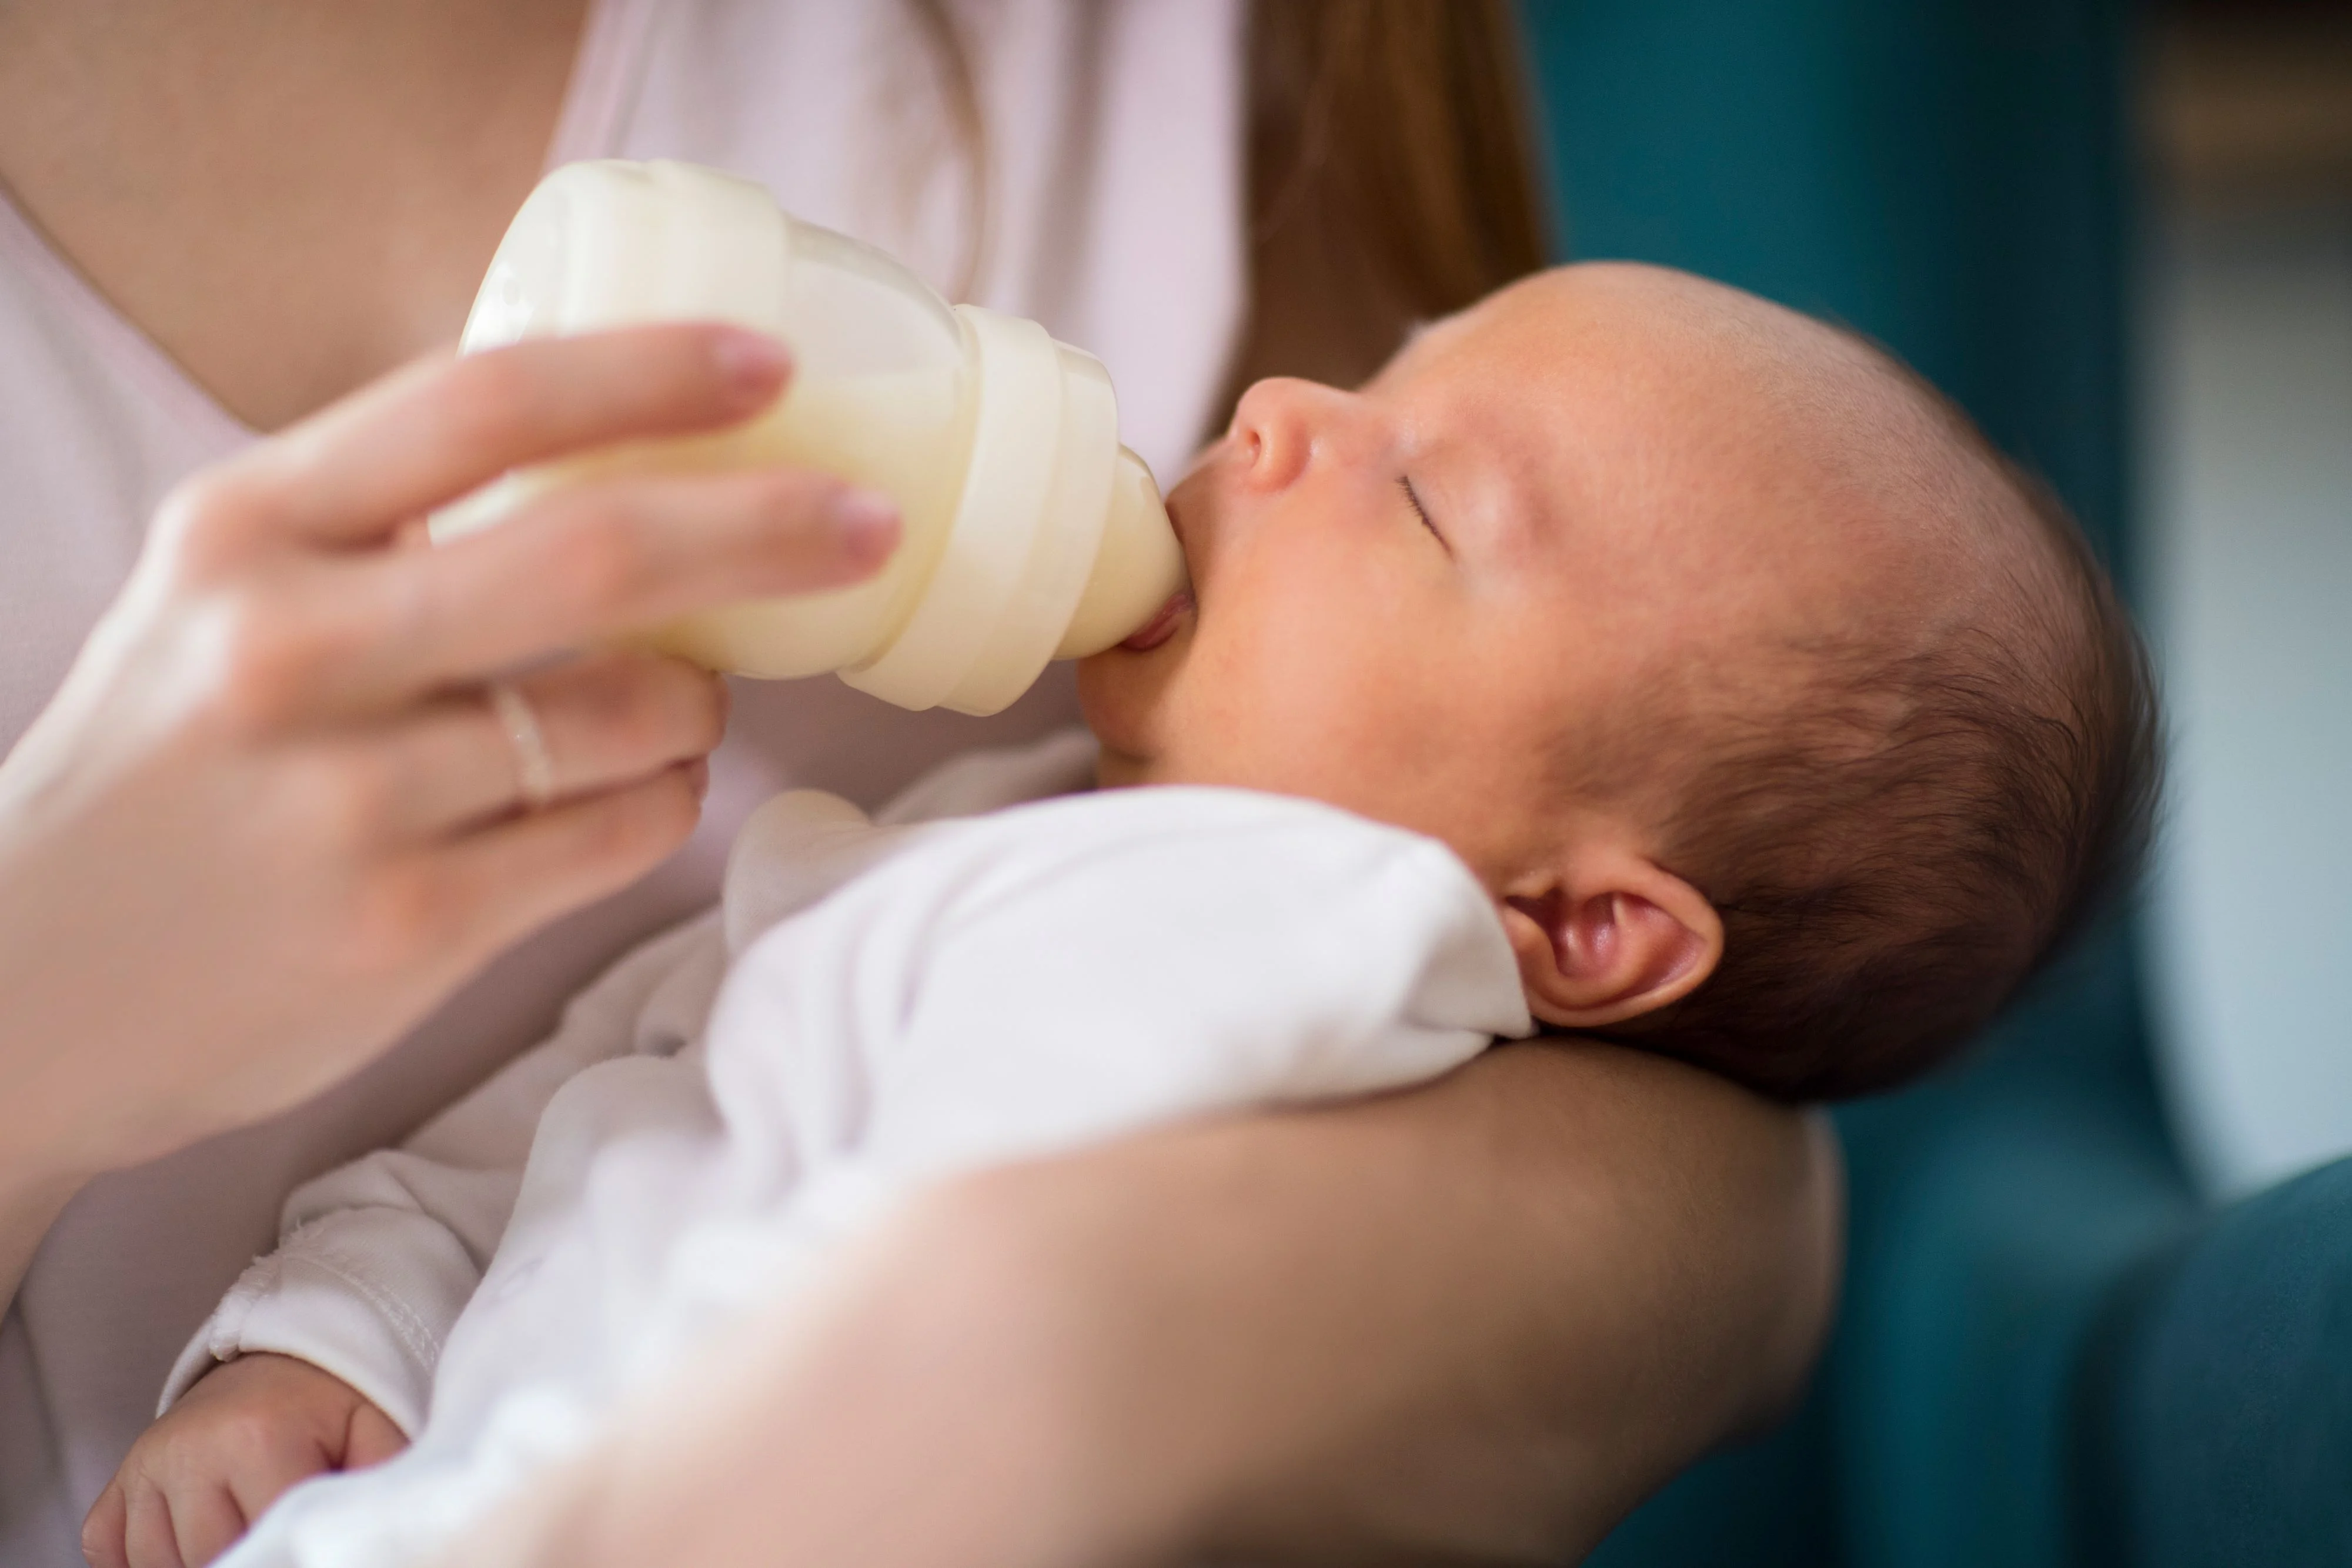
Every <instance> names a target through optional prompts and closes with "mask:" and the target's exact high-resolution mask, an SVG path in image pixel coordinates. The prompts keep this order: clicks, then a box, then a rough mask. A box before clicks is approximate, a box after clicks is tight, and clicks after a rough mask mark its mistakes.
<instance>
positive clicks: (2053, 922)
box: [1598, 356, 2162, 1101]
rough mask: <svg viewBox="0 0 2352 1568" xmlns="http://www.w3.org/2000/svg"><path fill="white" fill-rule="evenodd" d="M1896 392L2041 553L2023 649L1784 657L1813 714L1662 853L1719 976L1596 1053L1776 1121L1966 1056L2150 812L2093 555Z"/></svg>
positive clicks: (1697, 802) (2130, 669) (2006, 473)
mask: <svg viewBox="0 0 2352 1568" xmlns="http://www.w3.org/2000/svg"><path fill="white" fill-rule="evenodd" d="M1889 358H1890V359H1891V356H1889ZM1894 368H1895V369H1896V370H1898V371H1900V372H1901V374H1902V376H1903V378H1904V379H1905V380H1906V382H1908V384H1910V385H1911V386H1912V387H1913V388H1914V389H1915V391H1916V393H1917V395H1918V396H1919V397H1920V398H1921V399H1922V400H1923V401H1925V402H1927V404H1928V406H1930V407H1931V408H1932V409H1933V410H1934V411H1935V412H1936V413H1937V416H1938V417H1939V418H1940V420H1941V421H1942V423H1944V424H1945V425H1946V426H1947V428H1948V431H1949V432H1950V434H1952V436H1953V437H1954V438H1955V439H1956V440H1957V441H1958V443H1959V444H1961V446H1962V447H1963V448H1964V449H1965V450H1966V451H1968V452H1969V453H1970V454H1972V455H1973V456H1974V457H1975V459H1976V460H1977V461H1978V462H1979V463H1981V464H1982V465H1985V466H1986V467H1988V468H1990V470H1991V471H1992V473H1993V474H1994V475H1995V476H1996V477H1997V480H1998V486H1999V489H2000V493H2001V495H2002V497H2003V502H2004V504H2003V505H2002V507H2001V509H2002V510H2003V511H2004V512H2006V513H2008V514H2009V516H2008V518H2007V519H2006V520H2007V521H2008V522H2010V523H2011V524H2017V525H2021V526H2022V527H2024V528H2026V529H2027V530H2029V532H2030V533H2031V535H2032V542H2033V544H2034V546H2035V547H2036V550H2037V554H2038V556H2039V558H2040V559H2039V561H2038V562H2037V563H2036V565H2037V566H2038V567H2039V568H2040V569H2041V570H2039V571H2036V570H2034V568H2033V567H2029V568H2028V569H2027V570H2026V572H2025V573H2024V574H2023V575H2022V576H2021V577H2020V579H2019V586H2020V588H2021V595H2020V597H2021V599H2022V600H2023V601H2024V604H2025V607H2026V609H2027V611H2028V615H2029V621H2028V623H2027V624H2026V626H2025V627H2024V628H2023V629H2022V630H2021V631H2018V630H2011V631H2009V632H2002V631H2000V630H1997V629H1994V628H1989V627H1979V628H1973V629H1970V630H1969V631H1967V632H1961V633H1959V634H1958V635H1956V636H1953V637H1949V638H1948V639H1946V640H1944V641H1943V642H1942V643H1940V644H1939V645H1937V646H1933V647H1930V648H1927V649H1926V650H1925V651H1920V652H1914V653H1907V654H1905V655H1903V656H1901V657H1895V658H1889V657H1886V656H1885V653H1884V651H1883V650H1880V649H1876V648H1870V647H1858V646H1848V645H1842V644H1839V643H1834V642H1824V643H1821V644H1818V645H1813V646H1808V647H1805V648H1801V649H1793V650H1790V652H1791V653H1794V654H1796V655H1797V656H1798V657H1799V658H1800V659H1801V660H1803V661H1805V662H1806V663H1807V664H1809V665H1810V666H1811V672H1810V674H1811V678H1809V679H1808V680H1806V681H1805V682H1804V683H1803V684H1802V686H1801V692H1802V695H1800V696H1799V697H1798V698H1797V700H1796V701H1795V703H1794V705H1793V706H1786V707H1782V708H1781V709H1780V711H1776V712H1773V713H1771V714H1770V716H1769V717H1758V718H1750V719H1747V720H1744V721H1743V720H1739V719H1738V718H1736V717H1735V719H1734V721H1733V722H1734V723H1735V725H1736V726H1738V727H1736V728H1735V730H1734V734H1735V736H1736V737H1738V738H1735V739H1734V740H1733V741H1732V742H1731V743H1730V744H1728V745H1723V744H1718V745H1717V746H1715V747H1712V748H1711V749H1710V750H1709V751H1708V753H1707V754H1706V756H1705V758H1703V760H1702V761H1701V762H1700V763H1699V765H1698V767H1697V769H1696V779H1695V780H1694V781H1693V782H1692V783H1691V784H1690V786H1689V788H1688V789H1686V790H1685V793H1684V796H1683V799H1684V800H1685V802H1686V804H1685V807H1684V808H1683V809H1682V810H1680V811H1679V812H1678V813H1677V814H1676V820H1674V821H1670V822H1669V824H1668V826H1667V829H1666V832H1665V843H1666V848H1665V852H1664V855H1663V856H1662V857H1661V858H1662V860H1663V861H1664V863H1667V864H1670V865H1673V866H1674V867H1675V869H1676V870H1677V871H1678V872H1679V873H1680V874H1682V875H1683V876H1685V878H1687V879H1688V880H1689V881H1690V882H1691V883H1692V884H1693V885H1694V886H1696V887H1697V888H1698V889H1699V890H1700V891H1701V892H1702V893H1704V894H1706V896H1707V897H1708V899H1709V900H1710V901H1711V902H1712V903H1713V904H1715V906H1716V909H1717V912H1718V913H1719V914H1720V915H1722V918H1723V925H1724V949H1723V957H1722V961H1721V963H1720V964H1719V966H1718V967H1717V970H1716V972H1715V974H1714V975H1712V976H1711V977H1708V979H1707V980H1706V983H1705V984H1703V985H1701V986H1700V987H1699V988H1697V989H1696V990H1695V991H1693V992H1692V993H1691V994H1690V995H1689V996H1687V997H1685V998H1683V999H1682V1000H1681V1001H1679V1002H1677V1003H1675V1004H1673V1005H1672V1006H1670V1007H1667V1008H1664V1009H1660V1010H1659V1011H1658V1012H1656V1013H1654V1014H1651V1015H1649V1016H1647V1017H1645V1018H1642V1019H1634V1020H1633V1021H1632V1022H1630V1023H1629V1024H1626V1025H1621V1026H1619V1027H1618V1028H1617V1029H1615V1030H1602V1031H1598V1032H1601V1033H1603V1034H1606V1035H1609V1036H1612V1037H1613V1038H1616V1039H1619V1040H1622V1041H1623V1042H1625V1043H1627V1044H1638V1045H1642V1046H1644V1047H1646V1048H1648V1049H1651V1050H1654V1051H1662V1052H1664V1053H1665V1054H1668V1055H1672V1056H1677V1057H1681V1058H1683V1059H1685V1060H1686V1061H1693V1062H1696V1063H1697V1064H1699V1065H1701V1066H1705V1067H1709V1068H1712V1069H1714V1070H1716V1071H1720V1072H1722V1073H1724V1074H1725V1075H1727V1076H1728V1077H1731V1078H1734V1079H1737V1080H1738V1081H1739V1082H1744V1083H1746V1084H1748V1086H1749V1087H1751V1088H1755V1089H1758V1090H1760V1091H1762V1092H1765V1093H1768V1094H1770V1095H1773V1096H1775V1097H1777V1098H1780V1099H1785V1100H1797V1101H1803V1100H1822V1099H1835V1098H1838V1097H1841V1096H1845V1095H1853V1094H1860V1093H1866V1092H1874V1091H1876V1090H1880V1089H1885V1088H1887V1087H1890V1086H1892V1085H1894V1084H1895V1083H1897V1082H1902V1081H1903V1080H1905V1079H1906V1078H1910V1077H1914V1076H1916V1075H1917V1074H1918V1073H1920V1072H1923V1071H1927V1069H1928V1068H1929V1067H1932V1066H1934V1065H1935V1064H1936V1063H1937V1062H1938V1061H1942V1060H1943V1059H1944V1058H1946V1057H1947V1056H1948V1055H1950V1054H1951V1053H1952V1052H1953V1051H1957V1050H1958V1048H1959V1047H1960V1046H1962V1045H1964V1044H1965V1043H1967V1041H1968V1040H1969V1039H1970V1038H1971V1037H1972V1036H1974V1035H1975V1034H1976V1033H1977V1032H1978V1031H1979V1030H1980V1029H1981V1028H1982V1027H1983V1025H1984V1024H1985V1023H1986V1021H1987V1020H1988V1019H1990V1017H1991V1016H1992V1014H1993V1013H1994V1012H1995V1011H1996V1010H1998V1009H2000V1006H2001V1005H2002V1004H2003V1003H2004V1002H2006V1001H2007V1000H2008V998H2010V997H2011V995H2012V994H2014V992H2015V991H2016V990H2017V989H2018V988H2019V987H2020V986H2021V985H2022V984H2023V983H2024V981H2025V980H2026V979H2027V978H2029V977H2031V976H2032V974H2033V973H2034V972H2035V971H2036V970H2038V969H2040V968H2041V967H2044V966H2045V965H2046V964H2047V963H2048V962H2049V960H2050V959H2051V958H2052V957H2053V956H2054V955H2055V954H2057V953H2058V952H2060V951H2062V950H2063V948H2064V947H2065V946H2067V944H2068V943H2069V942H2070V941H2071V940H2072V939H2073V938H2074V937H2075V936H2078V935H2079V934H2080V933H2081V931H2082V930H2083V928H2084V926H2085V925H2087V924H2089V923H2090V922H2091V921H2092V920H2093V919H2094V918H2095V916H2096V915H2098V913H2099V912H2100V910H2101V909H2102V908H2103V907H2104V906H2105V904H2108V903H2109V902H2110V901H2111V900H2113V899H2114V898H2116V896H2118V895H2119V894H2121V893H2122V892H2123V891H2124V890H2125V889H2126V887H2127V886H2128V885H2129V883H2131V881H2132V880H2133V879H2134V877H2135V876H2136V874H2137V871H2138V868H2139V864H2140V862H2141V860H2142V858H2143V857H2144V855H2145V852H2146V850H2147V841H2148V838H2149V835H2150V831H2151V824H2152V821H2153V819H2154V815H2155V810H2156V801H2157V797H2158V784H2159V774H2160V758H2161V751H2162V747H2161V743H2160V726H2159V722H2158V705H2157V699H2156V695H2155V682H2154V678H2153V675H2152V674H2151V671H2150V668H2149V663H2148V658H2147V650H2146V649H2145V647H2144V646H2143V645H2142V643H2141V642H2140V639H2139V636H2138V634H2137V632H2136V631H2135V630H2134V628H2133V626H2132V622H2131V618H2130V616H2129V615H2128V614H2127V613H2126V611H2125V609H2124V607H2123V604H2122V601H2121V600H2120V599H2119V597H2118V596H2117V594H2116V589H2115V585H2114V584H2113V583H2112V582H2111V581H2110V580H2109V579H2108V577H2107V574H2106V573H2105V570H2102V568H2101V567H2100V565H2099V563H2098V561H2097V559H2095V557H2094V556H2093V554H2092V553H2091V549H2090V547H2089V546H2088V545H2087V544H2086V543H2085V542H2084V538H2083V534H2082V530H2081V529H2080V528H2079V527H2077V526H2076V524H2075V523H2074V519H2073V517H2070V516H2069V515H2068V514H2067V512H2066V510H2065V508H2064V507H2063V505H2061V503H2060V502H2059V501H2058V499H2057V497H2055V496H2054V495H2053V494H2052V493H2051V491H2050V490H2049V489H2048V488H2047V487H2046V486H2043V485H2042V484H2041V483H2040V482H2039V481H2037V480H2036V479H2034V478H2033V477H2032V476H2029V475H2027V474H2025V473H2024V472H2022V471H2021V470H2020V469H2019V468H2017V467H2016V465H2013V464H2011V462H2009V460H2008V459H2007V458H2005V457H2003V456H2002V455H2000V453H1999V452H1998V451H1997V450H1996V449H1995V448H1994V447H1993V446H1992V445H1991V444H1990V443H1989V442H1988V441H1986V439H1985V438H1984V436H1983V435H1982V434H1979V432H1978V430H1977V429H1976V427H1975V425H1974V424H1973V423H1971V422H1970V421H1969V418H1968V416H1967V415H1966V414H1964V413H1961V412H1960V411H1959V409H1958V407H1957V406H1956V405H1954V404H1952V403H1951V402H1949V401H1948V399H1946V398H1945V397H1944V396H1943V395H1942V394H1941V393H1940V392H1937V391H1936V390H1935V389H1934V388H1933V387H1932V386H1930V385H1929V384H1928V383H1927V382H1926V381H1924V380H1923V379H1921V378H1918V377H1916V375H1913V374H1912V373H1911V372H1910V371H1908V370H1907V369H1904V368H1903V367H1901V366H1899V365H1896V366H1895V367H1894ZM2037 577H2038V578H2041V579H2042V580H2041V581H2039V582H2029V581H2028V580H2027V579H2030V578H2037ZM1743 728H1744V730H1745V733H1744V734H1742V733H1741V729H1743Z"/></svg>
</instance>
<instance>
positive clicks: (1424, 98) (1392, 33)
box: [910, 0, 1546, 434]
mask: <svg viewBox="0 0 2352 1568" xmlns="http://www.w3.org/2000/svg"><path fill="white" fill-rule="evenodd" d="M910 9H911V11H912V14H913V16H914V19H915V22H916V25H917V28H918V30H919V33H920V34H921V36H922V38H923V40H924V42H925V43H926V44H928V45H929V52H930V55H931V58H932V64H933V68H934V71H935V74H936V77H937V85H938V89H939V91H940V99H941V102H942V106H943V108H944V110H945V111H946V113H947V116H948V119H949V122H950V130H951V131H952V132H953V134H954V136H955V138H956V141H957V143H958V145H959V147H960V148H961V152H962V153H963V159H964V165H965V170H966V179H967V184H968V185H969V187H970V191H969V196H968V200H969V201H970V204H971V211H972V213H973V214H974V222H973V223H972V224H971V225H970V227H969V231H968V236H967V242H966V243H967V251H966V255H965V256H964V258H963V266H962V273H963V276H964V279H965V284H966V286H967V287H969V285H970V282H971V277H972V275H973V273H974V272H975V271H976V270H977V267H978V265H979V260H980V257H981V256H982V255H983V254H984V253H985V249H986V243H987V242H986V237H985V227H986V224H987V220H988V213H989V205H990V204H989V202H988V199H987V192H986V190H985V188H984V184H985V180H984V173H983V171H984V170H985V168H986V166H987V157H986V143H985V141H984V135H983V131H984V127H983V122H982V116H981V111H980V102H979V96H978V91H977V88H976V85H975V83H974V81H973V79H972V71H971V57H970V55H969V54H968V52H967V51H966V49H965V47H964V45H963V41H962V37H961V33H960V31H959V29H958V25H957V22H956V19H955V17H954V16H953V14H952V9H951V6H950V0H911V5H910ZM1247 47H1248V81H1247V86H1246V93H1247V103H1248V115H1249V126H1248V134H1247V147H1248V161H1249V171H1248V178H1249V214H1248V224H1249V239H1248V243H1249V272H1250V290H1249V298H1250V314H1249V319H1248V321H1247V324H1246V325H1245V326H1244V329H1243V332H1242V336H1241V340H1240V342H1239V344H1238V345H1237V347H1236V350H1235V353H1234V364H1233V370H1232V373H1231V377H1230V381H1229V385H1228V388H1227V393H1228V395H1227V396H1226V398H1225V399H1224V400H1223V405H1224V406H1222V407H1220V409H1219V410H1218V418H1219V421H1220V422H1221V423H1222V420H1223V412H1224V407H1229V406H1230V405H1231V402H1232V399H1233V397H1234V396H1237V395H1238V394H1239V393H1240V392H1241V390H1242V388H1243V387H1244V386H1246V385H1248V384H1249V382H1253V381H1255V380H1257V379H1258V378H1259V377H1261V376H1269V375H1296V376H1306V377H1309V378H1311V379H1313V380H1316V381H1322V382H1330V383H1332V384H1334V385H1339V386H1353V385H1355V384H1356V383H1357V382H1360V381H1362V380H1363V379H1364V378H1365V377H1367V376H1369V375H1370V374H1371V372H1372V371H1375V370H1377V369H1378V368H1379V367H1380V365H1381V361H1384V360H1386V359H1387V358H1388V357H1389V355H1390V353H1391V352H1392V351H1393V350H1395V348H1396V346H1397V345H1398V344H1399V343H1400V342H1402V340H1403V339H1404V335H1405V333H1406V332H1407V331H1408V330H1409V329H1411V328H1412V325H1413V324H1414V323H1415V322H1417V321H1422V320H1426V319H1432V318H1434V317H1438V316H1444V315H1446V314H1448V313H1450V312H1452V311H1455V310H1459V309H1461V308H1463V307H1464V306H1465V305H1468V304H1470V303H1471V302H1472V301H1473V300H1475V299H1477V298H1480V297H1481V296H1483V295H1486V294H1489V293H1492V292H1493V291H1494V290H1495V289H1496V288H1499V287H1502V286H1503V285H1504V284H1506V283H1508V282H1510V281H1511V280H1512V279H1514V278H1516V277H1522V276H1524V275H1525V274H1527V273H1529V272H1533V271H1535V270H1536V269H1537V268H1538V267H1542V266H1543V265H1544V260H1545V250H1546V246H1545V238H1544V235H1545V232H1546V223H1545V214H1544V208H1543V204H1542V203H1541V201H1540V199H1539V197H1538V190H1537V184H1536V177H1535V163H1534V160H1533V156H1532V150H1531V147H1530V144H1529V141H1528V134H1529V126H1530V116H1529V114H1528V93H1527V84H1526V81H1525V79H1524V76H1523V68H1522V65H1521V61H1520V57H1519V41H1518V34H1517V26H1516V24H1515V21H1514V16H1513V11H1512V7H1511V5H1510V4H1509V0H1255V3H1254V4H1252V5H1251V6H1250V10H1249V37H1248V46H1247ZM1203 434H1206V433H1205V432H1204V433H1203Z"/></svg>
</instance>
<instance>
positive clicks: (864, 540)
mask: <svg viewBox="0 0 2352 1568" xmlns="http://www.w3.org/2000/svg"><path fill="white" fill-rule="evenodd" d="M833 531H834V537H835V538H838V539H839V540H840V541H841V546H842V549H843V550H844V551H845V552H846V553H847V554H848V556H849V558H850V559H852V560H854V561H856V562H858V563H859V564H861V565H863V564H864V563H866V562H867V561H876V560H880V559H882V558H883V557H885V556H887V555H888V554H889V553H890V552H891V550H893V549H896V548H898V502H896V501H893V500H892V499H891V498H890V497H887V496H886V495H884V494H883V493H882V492H881V491H879V490H857V489H851V490H844V491H842V492H841V494H839V495H838V496H835V497H834V500H833Z"/></svg>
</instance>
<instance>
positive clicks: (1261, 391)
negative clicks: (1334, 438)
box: [1228, 376, 1329, 490]
mask: <svg viewBox="0 0 2352 1568" xmlns="http://www.w3.org/2000/svg"><path fill="white" fill-rule="evenodd" d="M1328 390H1329V389H1328V388H1325V387H1319V386H1317V385H1316V384H1315V383H1314V382H1302V381H1297V380H1293V379H1292V378H1290V377H1287V376H1276V377H1272V378H1270V379H1268V380H1265V381H1262V382H1257V383H1256V384H1255V385H1254V386H1252V387H1251V388H1250V389H1249V390H1248V391H1247V392H1244V393H1242V396H1241V401H1240V402H1237V403H1235V404H1234V423H1233V428H1232V430H1231V431H1230V432H1229V433H1228V434H1229V438H1230V439H1231V440H1232V442H1233V443H1234V448H1235V449H1236V451H1237V452H1238V453H1239V454H1240V455H1241V458H1242V461H1243V464H1244V467H1243V477H1244V481H1245V482H1246V483H1247V484H1249V485H1250V486H1252V487H1254V488H1257V489H1265V490H1278V489H1280V488H1282V487H1283V486H1286V485H1288V484H1289V483H1290V482H1291V481H1293V480H1294V479H1296V478H1297V477H1298V476H1299V475H1300V474H1301V473H1303V472H1304V471H1305V470H1306V467H1307V462H1308V460H1309V459H1311V458H1312V457H1313V456H1314V454H1315V433H1316V425H1317V420H1316V413H1317V408H1318V403H1319V402H1320V401H1321V400H1320V396H1319V395H1318V394H1323V393H1326V392H1328Z"/></svg>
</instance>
